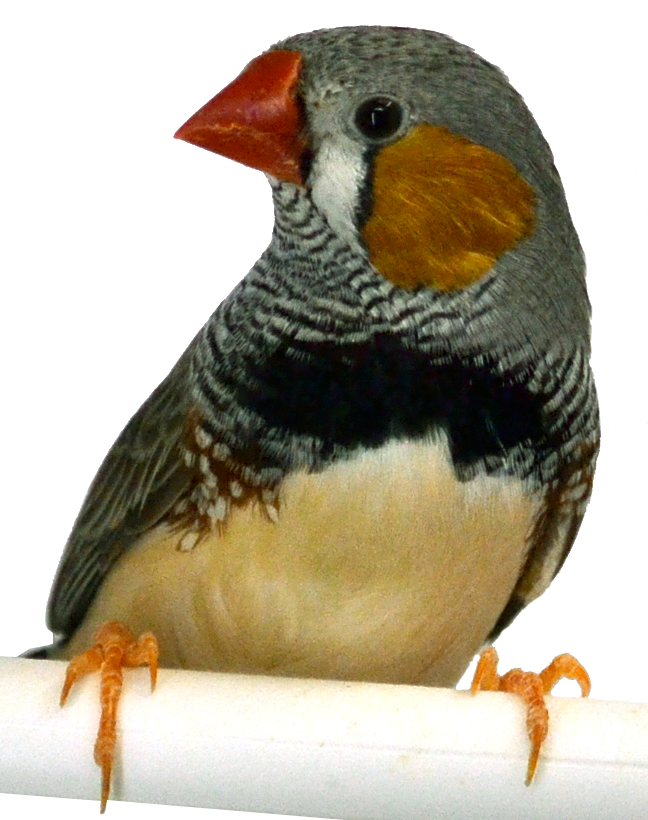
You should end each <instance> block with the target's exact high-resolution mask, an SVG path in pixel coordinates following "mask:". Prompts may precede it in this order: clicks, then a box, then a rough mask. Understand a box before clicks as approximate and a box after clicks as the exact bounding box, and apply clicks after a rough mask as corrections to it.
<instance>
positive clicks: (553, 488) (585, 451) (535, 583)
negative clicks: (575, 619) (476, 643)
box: [488, 442, 598, 641]
mask: <svg viewBox="0 0 648 820" xmlns="http://www.w3.org/2000/svg"><path fill="white" fill-rule="evenodd" d="M597 455H598V442H596V443H588V444H583V445H581V447H580V448H579V450H578V452H577V454H576V457H575V458H574V459H570V460H569V461H568V462H565V463H564V464H563V465H562V467H561V469H560V471H559V474H558V477H557V478H556V479H555V480H554V481H553V482H552V483H551V484H550V485H549V487H548V488H547V491H546V493H545V497H544V502H543V505H542V508H541V510H540V512H539V514H538V517H537V518H536V521H535V524H534V527H533V530H532V531H531V534H530V536H529V552H528V555H527V559H526V562H525V564H524V567H523V569H522V572H521V574H520V578H519V580H518V582H517V584H516V586H515V589H514V590H513V594H512V595H511V598H510V600H509V602H508V603H507V605H506V606H505V608H504V611H503V612H502V614H501V615H500V617H499V619H498V621H497V623H496V624H495V626H494V628H493V631H492V632H491V634H490V635H489V637H488V640H489V641H494V640H495V639H496V638H497V636H498V635H499V634H500V632H502V630H504V629H506V627H507V626H509V624H510V623H511V622H512V621H513V620H514V619H515V618H516V616H517V615H518V614H519V613H520V612H521V611H522V610H523V609H524V607H525V606H526V605H527V604H530V603H531V601H533V600H535V599H536V598H537V597H538V596H539V595H542V593H543V592H544V591H545V590H546V589H547V587H548V586H549V584H550V583H551V581H552V580H553V579H554V578H555V577H556V575H557V573H558V572H559V571H560V569H561V567H562V565H563V564H564V563H565V559H566V558H567V556H568V555H569V551H570V550H571V548H572V545H573V543H574V541H575V539H576V536H577V534H578V530H579V528H580V525H581V521H582V520H583V516H584V514H585V508H586V506H587V502H588V500H589V497H590V495H591V493H592V483H593V480H594V467H595V466H596V456H597Z"/></svg>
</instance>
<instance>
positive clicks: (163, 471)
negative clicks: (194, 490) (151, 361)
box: [47, 347, 191, 637]
mask: <svg viewBox="0 0 648 820" xmlns="http://www.w3.org/2000/svg"><path fill="white" fill-rule="evenodd" d="M190 350H191V347H190V348H189V349H188V350H187V351H186V352H185V354H184V355H183V356H182V357H181V358H180V360H179V361H178V362H177V364H176V366H175V367H174V368H173V370H172V371H171V373H170V374H169V375H168V376H167V378H166V379H165V380H164V381H163V382H162V383H161V384H160V385H159V387H158V388H157V389H156V390H155V391H154V392H153V393H152V395H151V396H150V397H149V398H148V399H147V401H146V402H145V403H144V404H143V405H142V407H141V408H140V409H139V411H138V412H137V413H136V414H135V415H134V416H133V418H132V419H131V420H130V421H129V422H128V424H127V425H126V427H125V428H124V430H123V431H122V433H121V434H120V436H119V438H118V439H117V441H116V442H115V443H114V444H113V446H112V448H111V449H110V451H109V453H108V455H107V456H106V458H105V459H104V461H103V463H102V465H101V467H100V468H99V471H98V473H97V475H96V477H95V479H94V481H93V482H92V484H91V486H90V489H89V491H88V494H87V496H86V498H85V501H84V502H83V506H82V507H81V511H80V512H79V515H78V518H77V520H76V522H75V524H74V527H73V529H72V532H71V534H70V537H69V539H68V542H67V544H66V547H65V550H64V552H63V556H62V557H61V561H60V563H59V566H58V570H57V574H56V578H55V579H54V584H53V586H52V592H51V594H50V599H49V602H48V607H47V623H48V626H49V628H50V629H51V630H52V632H54V633H55V634H57V635H60V636H63V637H67V636H69V635H71V634H72V632H73V631H74V630H75V629H76V627H77V626H78V625H79V623H80V622H81V620H82V619H83V617H84V616H85V613H86V611H87V609H88V607H89V606H90V603H91V602H92V600H93V598H94V596H95V594H96V592H97V590H98V588H99V586H100V584H101V583H102V581H103V579H104V578H105V577H106V575H107V573H108V571H109V570H110V568H111V566H112V565H113V564H114V562H115V561H116V560H117V559H118V558H119V556H120V555H121V554H122V553H123V552H125V551H126V550H127V549H129V548H130V547H131V546H132V545H133V544H134V543H135V542H136V540H137V539H138V538H139V537H140V536H142V535H143V534H144V533H145V532H147V531H148V530H150V529H151V528H152V527H154V526H155V525H156V524H157V523H159V522H160V520H161V519H163V518H164V516H165V514H167V513H168V512H169V510H170V509H171V508H172V507H173V505H174V504H175V502H176V501H177V499H178V498H179V497H180V495H181V494H182V493H183V491H185V490H186V488H187V485H188V483H189V481H190V475H191V474H190V471H189V468H188V467H187V466H186V465H185V463H184V461H183V459H182V452H181V447H180V444H181V441H182V438H183V435H184V431H185V428H186V422H187V413H188V410H189V408H190V402H191V397H190V391H189V373H190V355H189V354H190Z"/></svg>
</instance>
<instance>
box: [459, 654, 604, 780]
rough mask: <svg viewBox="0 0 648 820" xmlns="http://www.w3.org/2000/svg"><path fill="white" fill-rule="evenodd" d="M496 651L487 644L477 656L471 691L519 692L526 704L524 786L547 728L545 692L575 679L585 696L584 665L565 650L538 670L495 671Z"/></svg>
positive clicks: (587, 688)
mask: <svg viewBox="0 0 648 820" xmlns="http://www.w3.org/2000/svg"><path fill="white" fill-rule="evenodd" d="M498 660H499V659H498V657H497V652H496V651H495V649H494V648H493V647H492V646H489V647H488V648H487V649H484V651H483V652H482V653H481V655H480V656H479V662H478V663H477V669H476V670H475V676H474V677H473V682H472V686H471V687H470V691H471V693H472V694H473V695H474V694H476V693H477V692H478V691H479V690H480V689H484V690H487V691H491V692H511V693H512V694H514V695H519V696H520V697H521V698H522V700H524V702H525V703H526V706H527V721H526V725H527V733H528V735H529V740H530V741H531V753H530V755H529V764H528V767H527V775H526V781H525V782H526V785H527V786H528V785H530V783H531V781H532V780H533V776H534V775H535V771H536V767H537V765H538V757H539V755H540V750H541V748H542V744H543V743H544V741H545V738H546V737H547V732H548V731H549V712H548V711H547V705H546V702H545V695H548V694H550V692H551V690H552V689H553V688H554V686H555V685H556V684H557V683H558V681H559V680H561V679H562V678H570V679H571V680H575V681H576V682H577V683H578V685H579V686H580V689H581V696H582V697H584V698H586V697H587V696H588V695H589V693H590V689H591V683H590V678H589V675H588V674H587V672H586V671H585V668H584V667H583V666H582V665H581V664H580V663H579V662H578V661H577V660H576V658H575V657H574V656H573V655H568V654H567V653H565V654H563V655H558V657H556V658H554V659H553V661H552V662H551V663H550V664H549V666H547V667H546V669H543V670H542V672H540V673H537V672H523V671H522V670H521V669H511V670H510V671H509V672H507V673H506V674H505V675H499V674H498V672H497V663H498Z"/></svg>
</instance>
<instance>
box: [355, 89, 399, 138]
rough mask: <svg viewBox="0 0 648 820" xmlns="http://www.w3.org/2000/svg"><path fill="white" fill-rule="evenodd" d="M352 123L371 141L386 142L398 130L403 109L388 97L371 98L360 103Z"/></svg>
mask: <svg viewBox="0 0 648 820" xmlns="http://www.w3.org/2000/svg"><path fill="white" fill-rule="evenodd" d="M354 122H355V126H356V128H357V129H358V131H359V132H360V133H361V134H362V135H363V136H365V137H368V138H369V139H373V140H386V139H389V137H392V136H393V135H394V134H395V133H396V132H397V131H398V129H399V128H400V126H401V123H402V122H403V109H402V108H401V106H400V105H399V104H398V103H397V102H396V101H395V100H390V99H389V98H388V97H371V98H370V99H368V100H365V101H364V102H362V103H360V105H359V106H358V108H357V109H356V112H355V119H354Z"/></svg>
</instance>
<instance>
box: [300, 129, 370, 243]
mask: <svg viewBox="0 0 648 820" xmlns="http://www.w3.org/2000/svg"><path fill="white" fill-rule="evenodd" d="M364 174H365V168H364V163H363V160H362V149H361V147H360V146H359V145H358V144H356V143H354V142H352V141H351V140H350V139H345V138H340V137H336V138H333V137H325V138H324V139H323V140H322V141H321V142H320V144H319V146H318V148H317V153H316V158H315V161H314V162H313V166H312V169H311V174H310V180H309V181H310V184H311V196H312V199H313V202H314V203H315V205H316V207H317V209H318V210H319V211H320V212H321V213H322V214H323V216H324V217H325V218H326V220H327V222H328V223H329V225H330V226H331V228H332V229H333V230H334V231H335V233H336V234H337V235H338V236H340V237H341V238H343V239H346V240H347V241H348V242H349V244H350V245H352V246H354V247H356V248H358V247H360V242H359V240H358V229H357V225H356V211H357V209H358V204H359V198H360V190H361V188H362V185H363V183H364Z"/></svg>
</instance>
